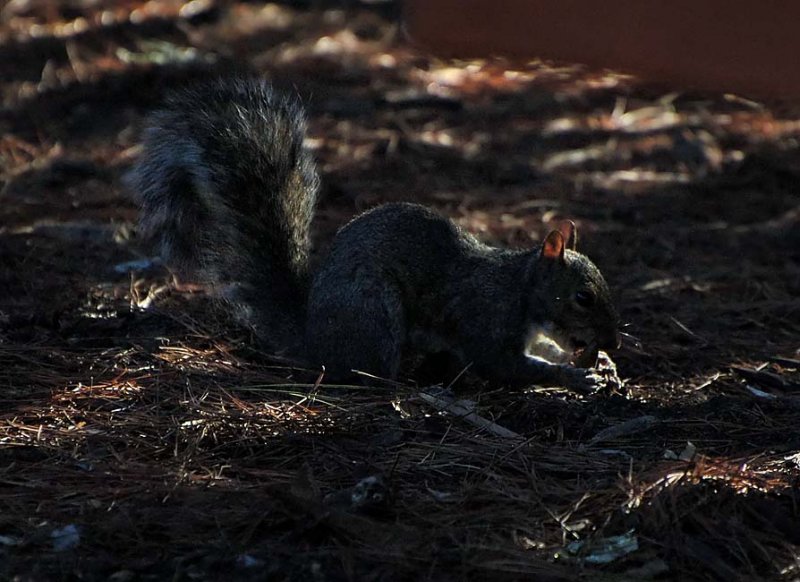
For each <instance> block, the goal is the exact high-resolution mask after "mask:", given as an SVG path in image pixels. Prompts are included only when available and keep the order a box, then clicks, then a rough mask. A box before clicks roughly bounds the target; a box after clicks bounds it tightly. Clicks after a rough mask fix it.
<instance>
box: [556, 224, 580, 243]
mask: <svg viewBox="0 0 800 582" xmlns="http://www.w3.org/2000/svg"><path fill="white" fill-rule="evenodd" d="M558 230H559V232H560V233H561V236H563V237H564V240H565V241H566V245H567V248H568V249H569V250H571V251H574V250H575V247H577V246H578V229H577V228H576V226H575V223H574V222H572V221H571V220H565V221H564V222H562V223H561V224H559V225H558Z"/></svg>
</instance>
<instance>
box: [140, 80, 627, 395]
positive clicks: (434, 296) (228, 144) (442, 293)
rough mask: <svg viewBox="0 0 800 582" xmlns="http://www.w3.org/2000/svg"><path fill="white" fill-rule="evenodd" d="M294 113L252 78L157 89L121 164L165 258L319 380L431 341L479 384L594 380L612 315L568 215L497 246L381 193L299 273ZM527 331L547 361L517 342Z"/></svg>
mask: <svg viewBox="0 0 800 582" xmlns="http://www.w3.org/2000/svg"><path fill="white" fill-rule="evenodd" d="M305 125H306V122H305V114H304V111H303V110H302V108H301V107H300V105H299V104H298V103H297V101H296V100H295V99H294V98H289V97H287V96H283V95H280V94H278V93H276V92H274V91H273V89H272V88H271V86H270V85H269V84H268V83H267V82H266V81H264V80H260V79H255V78H248V77H245V78H235V79H221V80H216V81H213V82H204V83H201V84H199V85H196V86H193V87H189V88H184V89H182V90H179V91H176V92H174V93H173V94H172V95H171V96H169V97H168V98H167V99H166V103H165V105H164V107H163V109H161V110H159V111H156V112H155V113H153V114H151V116H150V118H149V123H148V126H147V128H146V130H145V132H144V136H143V147H142V153H141V155H140V157H139V159H138V161H137V162H136V163H135V164H134V167H133V168H132V169H131V170H130V171H129V172H128V174H127V176H126V182H127V185H128V187H129V188H130V189H132V190H134V191H135V192H136V193H137V196H138V200H139V203H140V207H141V216H140V223H139V226H140V231H141V233H142V234H143V235H144V237H145V238H148V239H150V240H151V241H153V242H154V243H155V244H156V245H157V247H158V250H159V252H160V256H161V258H162V259H163V260H164V262H165V263H166V264H167V265H169V266H170V267H171V268H174V269H175V270H176V271H178V272H179V273H190V274H192V275H193V276H194V277H197V278H199V280H200V281H201V282H204V283H208V284H211V285H213V286H216V287H217V288H220V289H222V290H223V291H222V295H223V298H224V299H225V300H226V302H227V303H228V304H229V305H230V306H231V307H232V309H233V311H234V313H235V314H236V315H237V317H238V318H239V319H240V320H243V321H245V322H246V323H247V324H248V325H250V326H251V327H252V329H253V330H254V331H255V333H256V336H257V337H258V338H259V339H260V340H261V341H264V342H265V343H266V344H267V345H268V346H269V347H270V348H271V349H273V350H275V351H276V352H281V353H284V354H287V355H291V356H293V357H296V358H298V359H300V360H302V361H304V362H306V363H308V364H311V365H315V366H324V369H325V371H326V374H327V375H328V377H329V378H346V377H349V376H350V375H351V374H352V373H354V372H356V371H359V372H366V373H368V374H370V375H374V376H377V377H383V378H389V379H394V378H396V377H397V375H398V373H399V369H400V364H401V361H402V359H403V357H404V356H405V355H408V354H409V353H414V354H432V353H440V352H444V353H446V354H448V355H450V356H454V357H455V358H456V359H457V361H458V362H459V363H460V364H461V365H462V366H464V367H467V366H471V371H473V372H474V373H476V374H477V375H478V376H480V377H482V378H484V379H486V380H489V381H492V382H497V383H502V384H506V385H513V386H524V385H530V384H548V385H562V386H566V387H569V388H573V389H582V390H588V389H592V388H596V387H597V383H598V381H599V376H598V375H597V374H596V373H595V371H594V370H592V369H591V367H592V366H594V362H595V361H596V357H597V350H598V349H613V348H616V347H619V343H620V334H619V332H618V316H617V313H616V311H615V309H614V306H613V304H612V301H611V295H610V292H609V288H608V285H607V284H606V281H605V279H604V278H603V276H602V274H601V273H600V271H599V270H598V269H597V267H596V266H595V265H594V264H593V263H592V262H591V261H590V260H589V259H588V258H587V257H586V256H584V255H582V254H580V253H578V252H577V251H576V250H575V242H576V239H577V237H576V235H575V231H574V225H573V224H572V223H566V224H565V225H564V226H562V228H560V229H557V230H553V231H551V232H550V233H549V234H547V236H546V237H545V238H544V241H543V242H542V244H541V245H539V246H537V247H536V248H533V249H529V250H509V249H502V248H495V247H492V246H488V245H486V244H483V243H481V242H479V241H478V240H477V239H476V238H475V237H473V236H472V235H471V234H469V233H467V232H465V231H464V230H462V229H461V228H460V227H459V226H458V225H456V224H455V223H454V222H453V221H452V220H450V219H449V218H446V217H444V216H441V215H439V214H438V213H436V212H434V211H432V210H430V209H428V208H426V207H423V206H420V205H417V204H410V203H389V204H384V205H382V206H378V207H376V208H373V209H371V210H368V211H366V212H364V213H363V214H361V215H359V216H357V217H356V218H354V219H353V220H352V221H351V222H350V223H348V224H347V225H345V226H344V227H342V228H341V229H340V230H339V232H338V233H337V235H336V237H335V239H334V242H333V245H332V248H331V251H330V254H329V255H328V257H327V258H326V259H324V260H323V261H322V262H321V265H320V266H319V267H318V268H317V269H316V270H315V272H312V269H311V267H310V265H309V253H310V248H311V241H310V236H309V230H310V225H311V221H312V219H313V216H314V212H315V205H316V200H317V193H318V190H319V184H320V180H319V177H318V174H317V170H316V167H315V164H314V161H313V159H312V156H311V154H310V153H309V152H308V151H307V150H306V149H305V148H304V146H303V139H304V135H305ZM537 342H538V343H540V344H542V345H544V346H545V348H547V349H545V350H544V351H545V352H548V353H549V356H548V357H540V356H536V355H533V354H531V353H530V352H529V350H530V349H532V346H533V345H534V344H536V343H537ZM581 347H583V348H584V353H583V356H581V357H580V358H579V360H578V364H580V366H581V367H577V366H574V365H570V364H569V362H568V360H569V357H570V356H571V354H572V353H573V352H575V351H576V350H580V348H581Z"/></svg>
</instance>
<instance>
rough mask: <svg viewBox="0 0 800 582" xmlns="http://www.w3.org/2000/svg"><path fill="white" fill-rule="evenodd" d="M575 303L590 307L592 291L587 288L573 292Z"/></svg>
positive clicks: (592, 301) (592, 298)
mask: <svg viewBox="0 0 800 582" xmlns="http://www.w3.org/2000/svg"><path fill="white" fill-rule="evenodd" d="M575 303H577V304H578V305H580V306H581V307H591V306H592V304H593V303H594V293H592V292H591V291H588V290H584V291H578V292H577V293H575Z"/></svg>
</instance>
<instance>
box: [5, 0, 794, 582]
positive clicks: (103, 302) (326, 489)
mask: <svg viewBox="0 0 800 582" xmlns="http://www.w3.org/2000/svg"><path fill="white" fill-rule="evenodd" d="M398 11H399V10H398V7H397V6H396V5H395V4H394V3H392V2H386V3H375V4H366V3H365V4H360V3H358V2H355V1H353V2H349V3H346V4H345V6H344V7H337V3H334V2H330V1H317V2H311V1H309V2H300V1H295V2H280V3H271V4H264V3H261V2H236V1H232V2H215V1H214V0H195V1H194V2H191V3H188V4H186V5H185V6H182V5H181V4H180V3H178V2H174V1H168V0H153V1H150V2H147V3H144V4H143V3H141V2H140V1H138V0H127V1H125V2H112V1H111V0H95V1H91V2H90V1H88V0H71V1H65V2H58V3H57V2H54V1H53V0H28V1H25V0H12V1H11V2H8V3H6V4H5V6H4V7H3V8H2V9H0V78H2V80H3V84H2V88H1V91H2V94H0V99H2V109H0V172H1V173H0V187H2V191H0V199H2V205H1V206H0V578H3V579H11V578H14V577H15V576H16V577H17V579H19V580H52V579H65V580H105V579H113V580H118V581H122V580H138V579H141V580H163V579H174V580H188V579H193V580H198V579H199V580H205V579H217V578H220V577H222V576H225V577H227V578H229V579H236V580H239V579H242V580H250V579H253V580H261V579H267V580H289V579H302V580H308V579H313V580H340V579H354V580H398V579H409V580H419V579H429V580H463V579H487V578H490V579H523V578H524V579H544V580H570V579H576V578H584V579H590V580H640V579H647V578H658V579H674V580H688V579H697V580H718V579H726V580H745V579H747V580H754V579H765V580H767V579H786V580H790V579H797V578H798V577H800V557H799V556H800V492H799V491H798V487H800V431H798V426H800V398H798V394H797V391H798V389H799V388H800V372H799V370H800V362H798V360H800V352H798V350H800V301H799V300H798V297H799V296H800V195H798V186H797V185H798V183H799V180H800V142H798V139H800V107H798V104H797V102H796V101H795V102H768V103H765V102H756V101H752V100H749V99H746V98H743V97H738V96H732V95H723V94H708V93H704V94H699V93H691V92H687V91H685V90H684V91H679V90H678V89H677V88H675V87H667V86H662V85H658V84H655V83H653V82H649V83H645V82H643V81H640V80H637V79H634V78H631V77H626V76H623V75H619V74H615V73H612V72H607V71H591V70H587V69H585V68H582V67H580V66H576V65H564V64H554V63H547V62H538V61H537V62H526V63H519V62H509V61H503V60H497V59H493V60H487V61H469V62H463V61H458V62H455V61H446V60H441V59H437V58H435V57H433V56H430V55H427V54H425V53H424V52H421V51H419V50H417V49H414V48H411V47H410V46H409V45H408V44H407V43H406V42H405V40H404V39H403V36H402V33H401V29H400V27H399V26H398V24H397V13H398ZM765 66H769V65H768V63H765ZM232 71H240V72H249V73H254V74H259V75H261V76H263V77H265V78H267V79H270V80H271V81H272V82H273V83H274V85H275V86H276V87H278V88H280V89H282V90H285V91H291V92H295V93H297V94H298V95H299V96H300V97H301V99H302V100H303V102H304V103H305V105H306V107H307V109H308V111H309V126H310V127H309V137H308V145H309V147H310V148H311V149H312V150H313V152H314V155H315V157H316V158H317V160H318V162H319V166H320V169H321V174H322V181H323V189H322V199H321V204H320V207H319V214H318V217H317V220H316V221H315V223H314V239H315V249H316V251H315V252H316V256H317V257H320V256H324V254H325V250H326V248H327V246H328V245H329V243H330V241H331V238H332V236H333V234H334V232H335V230H336V228H337V227H338V226H340V225H342V224H343V223H344V222H345V221H346V220H348V219H349V218H350V217H352V216H353V215H355V214H356V213H358V212H359V211H361V210H363V209H365V208H369V207H371V206H373V205H375V204H378V203H381V202H386V201H393V200H413V201H416V202H420V203H424V204H427V205H430V206H433V207H435V208H436V209H438V210H439V211H441V212H443V213H445V214H447V215H449V216H451V217H453V218H454V219H455V220H457V221H458V222H459V223H460V224H462V225H463V226H464V227H465V228H467V229H469V230H470V231H472V232H474V233H476V234H477V235H478V236H479V237H481V238H482V239H484V240H486V241H488V242H491V243H493V244H498V245H507V246H521V247H524V246H532V245H534V244H536V243H537V242H538V241H540V240H541V239H542V237H543V235H544V234H546V232H547V230H548V229H549V228H551V227H552V226H553V225H555V224H557V223H558V221H559V220H561V219H563V218H571V219H573V220H574V221H575V222H576V223H577V225H578V229H579V233H580V242H579V246H580V249H581V250H583V251H584V252H585V253H587V254H588V255H589V256H590V257H591V258H592V259H593V260H595V262H596V263H597V264H598V265H599V266H600V268H601V269H602V270H603V272H604V273H605V275H606V277H607V279H608V281H609V282H610V285H611V287H612V289H613V292H614V294H615V298H616V302H617V304H618V306H619V309H620V312H621V316H622V319H623V321H624V322H625V323H626V324H627V326H626V327H625V331H626V333H628V334H629V337H628V338H627V339H626V342H625V345H624V346H623V347H622V348H621V349H620V350H618V351H616V352H614V353H612V354H611V357H612V358H613V359H614V361H615V362H616V364H617V366H618V370H619V375H620V377H621V378H622V379H623V381H624V383H623V384H622V385H621V386H615V387H612V388H608V389H606V390H603V391H600V392H599V393H597V394H592V395H578V394H573V393H570V392H568V391H565V390H561V389H546V388H539V387H530V389H528V390H517V391H512V390H507V389H503V388H502V387H499V386H491V385H487V384H484V383H481V382H480V381H478V380H477V379H475V378H471V377H470V376H469V374H468V373H467V374H465V375H464V376H463V377H460V378H458V379H455V378H454V379H453V380H455V383H454V385H453V388H454V389H455V391H456V393H457V395H458V397H459V398H462V399H463V400H465V401H466V402H462V403H461V405H462V407H463V408H465V409H466V410H467V411H469V410H473V412H474V414H473V415H472V416H467V417H464V416H463V414H458V413H457V409H456V408H455V407H452V406H451V407H450V408H449V409H445V410H438V409H437V406H436V401H435V400H431V398H430V394H432V393H433V394H436V391H435V387H430V386H428V385H426V384H425V383H424V382H422V381H421V380H420V379H419V378H418V377H413V376H411V375H410V374H406V376H408V377H404V379H403V381H401V382H399V383H396V384H395V385H391V386H387V385H386V383H380V382H376V383H375V384H376V385H375V386H374V387H342V386H338V387H337V386H327V385H326V384H325V383H324V381H323V382H322V383H320V382H319V381H318V375H317V373H316V372H314V371H304V370H300V369H297V368H294V367H292V366H291V365H289V364H287V363H286V362H281V361H280V360H279V359H276V358H275V357H274V356H272V355H270V354H266V353H263V352H262V351H261V350H259V348H258V346H257V344H256V343H255V342H254V341H253V338H252V337H251V336H250V334H249V332H248V331H247V330H245V329H242V328H240V327H238V326H237V325H235V324H234V323H232V322H231V321H230V320H229V318H227V317H226V315H225V312H224V310H223V309H221V308H220V306H219V305H217V304H216V303H215V302H214V301H213V300H212V299H211V298H210V297H209V294H208V293H207V292H206V290H204V289H203V288H202V287H198V286H192V285H191V284H190V283H191V282H181V283H182V284H181V285H176V284H175V281H174V279H173V278H172V276H171V275H170V274H169V272H168V271H167V270H166V269H165V268H164V267H162V266H160V265H158V264H157V263H156V262H154V260H153V259H154V257H153V256H152V253H151V252H150V251H149V249H147V248H144V247H143V246H142V245H141V244H140V243H139V242H137V240H136V235H135V223H136V217H137V209H136V205H135V203H134V202H132V200H131V197H130V195H129V193H127V192H125V191H124V188H123V187H122V185H121V177H122V175H123V173H124V171H125V170H126V169H127V168H128V167H129V166H130V164H131V162H132V160H133V159H134V158H135V156H136V155H137V145H136V144H137V140H138V135H139V131H140V130H141V128H142V124H143V119H144V116H145V114H146V112H147V111H148V110H150V109H151V108H153V107H155V106H156V105H157V104H158V102H159V100H160V98H161V97H162V96H163V94H164V92H165V91H166V90H168V89H169V88H171V87H176V86H179V85H181V84H184V83H187V82H191V81H192V80H193V79H197V78H206V77H209V76H214V75H219V74H225V73H230V72H232ZM134 261H138V262H134ZM323 380H324V378H323ZM379 384H380V385H379ZM439 396H441V393H439ZM471 407H472V408H471ZM476 415H477V416H479V417H480V418H482V419H484V421H485V422H484V425H483V426H477V425H476V424H475V423H474V422H470V421H475V416H476ZM603 558H607V561H605V562H603V561H602V560H603Z"/></svg>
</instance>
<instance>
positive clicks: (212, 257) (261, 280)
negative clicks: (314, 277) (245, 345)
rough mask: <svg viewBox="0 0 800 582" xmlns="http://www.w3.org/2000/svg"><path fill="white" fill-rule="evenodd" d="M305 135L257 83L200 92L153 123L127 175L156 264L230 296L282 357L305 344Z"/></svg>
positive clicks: (279, 99)
mask: <svg viewBox="0 0 800 582" xmlns="http://www.w3.org/2000/svg"><path fill="white" fill-rule="evenodd" d="M304 132H305V117H304V115H303V111H302V109H301V107H300V106H299V105H298V104H297V103H296V102H295V101H294V100H292V99H289V98H286V97H283V96H279V95H277V94H275V93H273V91H272V90H271V88H270V87H269V85H268V84H267V83H266V82H264V81H260V80H254V79H234V80H231V79H225V80H220V81H215V82H211V83H205V84H201V85H197V86H194V87H190V88H187V89H184V90H181V91H178V92H175V93H173V94H172V95H171V96H170V97H168V99H167V100H166V103H165V106H164V108H163V109H161V110H160V111H157V112H155V113H154V114H152V116H151V117H150V119H149V124H148V127H147V129H146V130H145V134H144V140H143V152H142V155H141V157H140V159H139V161H138V163H137V164H136V165H135V167H134V168H133V169H132V171H131V172H130V173H129V174H128V176H127V182H128V185H129V186H130V187H131V188H132V190H133V191H135V192H137V193H138V196H139V201H140V204H141V207H142V213H141V220H140V228H141V231H142V234H143V236H144V237H145V238H147V239H150V240H152V241H153V242H155V243H156V245H157V246H158V250H159V251H160V255H161V257H162V258H163V259H164V260H165V261H166V262H167V263H168V264H170V265H171V266H173V267H175V268H178V269H179V270H180V271H183V272H187V273H191V274H192V275H193V276H196V277H199V278H200V279H201V280H203V281H205V282H207V283H212V284H215V285H222V286H225V289H224V294H225V295H226V297H227V298H228V299H229V301H230V302H231V303H232V304H233V305H234V306H235V307H236V308H237V311H238V312H239V315H240V316H241V318H242V319H245V320H247V322H248V323H250V324H252V325H253V326H254V327H255V329H256V332H257V333H259V335H261V336H262V337H268V338H269V340H270V343H271V344H272V345H273V347H275V348H277V349H282V348H286V347H290V346H291V345H292V344H293V343H295V342H296V341H297V338H298V337H301V336H302V331H301V330H302V329H303V321H304V318H305V301H306V297H307V293H308V284H309V277H310V275H309V270H308V254H309V247H310V241H309V226H310V222H311V219H312V217H313V214H314V207H315V203H316V193H317V190H318V183H319V179H318V177H317V173H316V169H315V166H314V163H313V160H312V158H311V156H310V154H309V153H308V152H307V151H306V150H305V149H304V148H303V136H304ZM271 314H275V316H272V315H271Z"/></svg>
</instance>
